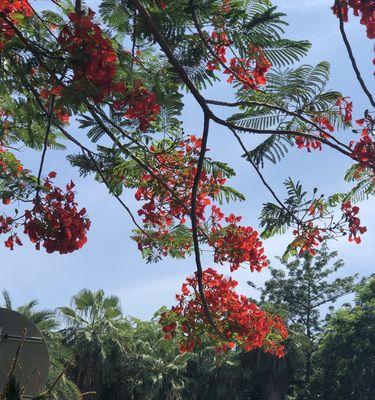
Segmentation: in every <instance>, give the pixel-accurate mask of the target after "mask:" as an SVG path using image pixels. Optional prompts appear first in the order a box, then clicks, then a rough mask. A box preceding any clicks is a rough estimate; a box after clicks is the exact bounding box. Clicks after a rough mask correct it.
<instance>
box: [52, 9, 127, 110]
mask: <svg viewBox="0 0 375 400" xmlns="http://www.w3.org/2000/svg"><path fill="white" fill-rule="evenodd" d="M94 15H95V13H94V12H93V11H91V10H90V11H89V13H88V15H84V14H76V13H70V14H69V15H68V17H69V19H70V21H71V23H70V24H67V25H65V26H64V27H63V28H62V29H61V32H60V35H59V37H58V41H59V43H60V45H61V47H62V48H63V49H64V50H66V51H67V52H68V53H69V54H70V56H71V61H72V64H73V71H74V76H73V81H74V82H75V84H76V86H75V87H76V88H77V89H78V88H79V89H80V90H84V89H85V88H86V87H87V86H89V94H90V95H91V96H92V97H93V99H94V100H95V101H96V102H98V103H100V102H102V101H103V99H104V98H105V97H107V96H108V95H110V94H112V93H118V92H119V91H120V90H121V89H122V88H123V85H119V84H116V83H115V82H114V78H115V75H116V71H117V66H116V63H117V56H116V53H115V51H114V49H113V47H112V43H111V41H110V40H109V39H106V38H104V36H103V32H102V30H101V28H100V26H99V25H97V24H95V23H94V22H93V17H94Z"/></svg>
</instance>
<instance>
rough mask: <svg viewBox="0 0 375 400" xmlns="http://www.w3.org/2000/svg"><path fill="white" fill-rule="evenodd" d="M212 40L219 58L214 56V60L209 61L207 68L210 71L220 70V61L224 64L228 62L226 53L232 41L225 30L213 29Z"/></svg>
mask: <svg viewBox="0 0 375 400" xmlns="http://www.w3.org/2000/svg"><path fill="white" fill-rule="evenodd" d="M211 42H212V44H213V49H214V50H215V53H216V56H217V58H214V59H213V60H212V61H209V62H208V63H207V69H208V70H209V71H214V70H215V69H216V70H220V61H221V62H222V63H223V64H225V63H226V62H227V58H226V53H227V48H228V46H229V45H230V44H231V42H230V40H229V39H228V36H227V34H226V33H225V32H216V31H213V32H212V34H211Z"/></svg>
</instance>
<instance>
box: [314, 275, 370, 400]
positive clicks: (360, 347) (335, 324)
mask: <svg viewBox="0 0 375 400" xmlns="http://www.w3.org/2000/svg"><path fill="white" fill-rule="evenodd" d="M374 341H375V278H374V277H371V278H369V279H368V280H367V282H366V281H365V282H364V283H363V284H362V285H360V286H359V287H358V289H357V295H356V299H355V305H354V306H347V307H343V308H342V309H341V310H339V311H337V312H335V313H333V314H332V315H330V318H329V320H328V323H327V326H326V329H325V332H324V334H323V336H322V338H321V341H320V343H319V348H318V351H317V353H316V355H315V365H316V369H315V373H314V378H313V381H312V383H311V385H310V398H311V399H316V398H324V399H325V400H346V399H363V400H370V399H373V396H374V393H375V381H374V379H373V377H374V370H375V351H374V346H373V343H374Z"/></svg>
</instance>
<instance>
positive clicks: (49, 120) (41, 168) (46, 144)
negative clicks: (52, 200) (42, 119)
mask: <svg viewBox="0 0 375 400" xmlns="http://www.w3.org/2000/svg"><path fill="white" fill-rule="evenodd" d="M54 106H55V95H52V96H51V97H50V102H49V109H48V122H47V129H46V134H45V136H44V144H43V151H42V156H41V158H40V165H39V171H38V179H37V188H36V194H35V204H36V203H37V202H38V201H39V193H40V182H41V178H42V172H43V166H44V161H45V158H46V154H47V148H48V139H49V134H50V131H51V123H52V118H53V109H54Z"/></svg>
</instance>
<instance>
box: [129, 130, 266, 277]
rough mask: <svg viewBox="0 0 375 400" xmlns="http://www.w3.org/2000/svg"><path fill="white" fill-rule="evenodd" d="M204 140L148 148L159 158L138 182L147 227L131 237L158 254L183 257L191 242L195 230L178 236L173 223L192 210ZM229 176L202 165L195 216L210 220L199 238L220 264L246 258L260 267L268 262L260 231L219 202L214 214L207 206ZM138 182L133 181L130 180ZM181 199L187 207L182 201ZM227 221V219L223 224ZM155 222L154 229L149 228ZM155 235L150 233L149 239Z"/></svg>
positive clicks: (255, 267)
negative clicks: (227, 211)
mask: <svg viewBox="0 0 375 400" xmlns="http://www.w3.org/2000/svg"><path fill="white" fill-rule="evenodd" d="M201 145H202V143H201V140H200V139H197V138H196V137H195V136H191V137H190V138H189V139H188V140H185V141H183V142H181V143H179V146H178V147H177V148H176V149H174V150H173V151H172V150H169V151H168V152H166V151H165V150H163V149H161V148H155V147H153V146H151V148H150V152H151V153H153V154H154V157H155V159H156V161H157V163H156V164H155V168H154V169H153V174H149V173H148V174H143V175H142V176H141V177H140V182H139V183H138V185H139V186H138V190H137V192H136V194H135V197H136V199H137V200H138V201H145V204H144V205H143V206H142V208H141V209H140V210H139V211H138V215H140V216H142V217H143V223H144V224H145V226H146V229H147V230H148V236H147V235H145V234H144V232H138V234H137V235H135V236H133V239H134V240H135V241H136V242H137V243H138V248H139V250H141V251H142V252H143V251H145V250H148V251H155V250H156V251H157V252H158V253H159V255H160V256H166V255H167V254H170V255H172V256H174V257H182V256H184V255H185V254H186V253H189V252H190V250H191V248H192V239H191V233H190V232H189V231H188V232H186V233H187V235H186V237H185V239H184V240H182V239H181V238H179V239H178V240H175V235H174V228H175V225H176V224H178V225H183V224H185V222H186V217H187V216H188V215H189V213H190V204H191V193H192V188H193V183H194V178H195V174H196V166H197V162H198V157H199V153H200V148H201ZM160 180H163V182H166V184H167V185H168V187H169V188H173V190H174V191H175V193H176V195H177V196H178V197H179V199H181V202H182V204H181V202H180V201H176V198H175V197H174V196H173V195H172V194H171V193H170V191H169V190H167V188H164V187H163V186H162V185H160ZM225 182H226V179H225V178H223V177H222V176H221V175H220V173H219V174H217V175H214V174H207V172H206V171H205V170H203V173H202V176H201V181H200V184H199V191H198V196H197V211H196V216H197V219H198V222H199V224H201V225H203V224H202V223H203V222H204V225H205V226H206V228H207V229H209V231H207V232H206V235H204V234H203V233H201V232H200V239H201V240H202V241H203V242H204V243H207V244H208V245H209V246H211V247H213V249H214V260H215V262H218V263H220V264H223V263H225V262H228V263H229V264H230V268H231V270H232V271H233V270H236V269H238V268H239V267H240V265H241V264H242V263H249V265H250V269H251V271H254V270H257V271H260V270H261V269H262V268H264V267H266V266H268V261H267V258H266V256H265V255H264V248H263V243H262V242H261V241H260V240H259V235H258V232H256V231H255V230H254V229H253V228H252V227H250V226H249V227H245V226H240V225H238V222H239V221H240V220H241V218H240V217H236V216H234V215H233V214H231V215H230V216H229V217H227V218H225V215H224V214H223V213H222V211H221V210H220V208H218V207H217V206H215V205H213V206H212V208H211V214H210V215H209V213H207V212H206V210H207V206H209V205H210V204H212V201H213V200H215V198H216V196H217V195H218V193H219V192H220V190H221V187H222V186H223V185H224V184H225ZM130 183H131V184H133V185H134V182H130ZM183 204H184V205H186V207H183ZM223 221H225V222H226V223H227V224H228V225H227V226H222V222H223ZM149 228H151V229H149ZM150 237H151V239H150Z"/></svg>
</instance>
